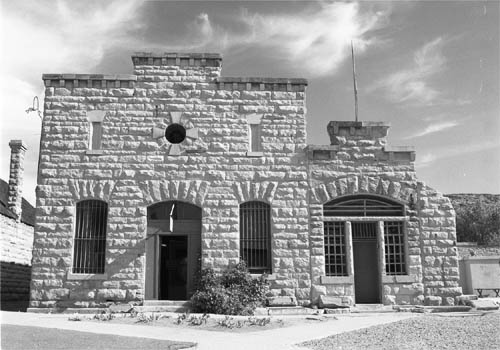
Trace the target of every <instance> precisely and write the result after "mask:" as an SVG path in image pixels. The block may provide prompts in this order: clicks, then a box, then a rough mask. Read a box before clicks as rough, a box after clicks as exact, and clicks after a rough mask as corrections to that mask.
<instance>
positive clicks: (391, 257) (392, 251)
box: [384, 221, 406, 275]
mask: <svg viewBox="0 0 500 350" xmlns="http://www.w3.org/2000/svg"><path fill="white" fill-rule="evenodd" d="M384 241H385V242H384V243H385V269H386V274H387V275H405V274H406V262H405V243H404V229H403V223H402V222H398V221H387V222H385V223H384Z"/></svg>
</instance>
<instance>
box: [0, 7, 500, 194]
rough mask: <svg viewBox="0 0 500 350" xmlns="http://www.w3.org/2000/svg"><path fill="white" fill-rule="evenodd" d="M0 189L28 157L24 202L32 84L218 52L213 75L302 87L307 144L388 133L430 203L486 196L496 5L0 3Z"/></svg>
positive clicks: (31, 170) (31, 172) (494, 151)
mask: <svg viewBox="0 0 500 350" xmlns="http://www.w3.org/2000/svg"><path fill="white" fill-rule="evenodd" d="M0 4H1V9H0V13H1V32H0V39H1V44H2V45H1V50H2V51H1V55H0V56H1V58H0V59H1V61H0V67H1V76H0V79H1V82H0V84H1V94H0V98H1V99H0V103H1V105H0V108H1V111H2V115H1V117H0V129H1V133H0V160H1V162H0V178H2V179H4V180H7V181H8V177H9V157H10V148H9V146H8V142H9V140H12V139H22V140H24V141H25V142H26V143H27V146H28V151H27V154H26V164H25V181H24V189H23V191H24V193H23V195H24V197H25V198H27V199H28V200H29V201H30V202H31V203H35V191H34V190H35V186H36V172H37V162H38V148H39V139H40V128H41V120H40V118H39V116H38V115H37V113H26V112H25V111H26V110H27V109H28V108H29V107H32V106H33V102H32V101H33V98H34V96H37V97H38V98H39V99H40V109H41V110H43V95H44V88H43V82H42V80H41V76H42V74H43V73H105V74H119V73H122V74H132V62H131V59H130V56H131V54H132V53H133V52H136V51H159V52H218V53H221V54H222V55H223V66H222V67H223V68H222V75H223V76H244V77H252V76H254V77H290V78H306V79H308V82H309V85H308V88H307V101H306V103H307V115H306V118H307V140H308V143H310V144H328V143H329V139H328V135H327V132H326V125H327V123H328V122H329V121H330V120H353V119H354V102H353V82H352V64H351V56H350V43H351V41H352V42H353V46H354V50H355V57H356V74H357V85H358V100H359V119H360V120H366V121H384V122H390V123H391V125H392V127H391V129H390V131H389V137H388V143H389V145H392V146H403V145H412V146H415V147H416V151H417V156H416V164H415V166H416V170H417V175H418V177H419V179H420V180H422V181H424V182H425V183H426V184H427V185H429V186H431V187H434V188H436V189H438V190H439V191H441V192H443V193H495V194H498V193H500V175H499V174H500V97H499V96H500V92H499V81H500V72H499V65H500V64H499V61H500V60H499V52H500V47H499V42H500V40H499V12H500V10H499V4H500V2H499V1H392V2H391V1H362V2H328V1H318V2H315V1H218V2H217V1H202V2H201V1H200V2H198V1H182V2H181V1H179V2H175V1H135V0H134V1H132V0H116V1H88V0H87V1H75V0H72V1H62V0H59V1H57V0H51V1H43V0H36V1H25V0H17V1H6V0H4V1H1V2H0Z"/></svg>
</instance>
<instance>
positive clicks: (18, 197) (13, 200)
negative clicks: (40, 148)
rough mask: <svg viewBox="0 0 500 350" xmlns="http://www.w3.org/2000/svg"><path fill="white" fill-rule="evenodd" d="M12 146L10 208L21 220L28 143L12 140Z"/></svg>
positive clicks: (18, 219) (10, 143)
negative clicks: (25, 156)
mask: <svg viewBox="0 0 500 350" xmlns="http://www.w3.org/2000/svg"><path fill="white" fill-rule="evenodd" d="M9 146H10V150H11V151H10V175H9V199H8V201H7V206H8V208H9V209H10V210H11V211H12V212H13V213H14V214H15V215H16V220H17V221H20V220H21V211H22V208H21V203H22V198H23V196H22V189H23V175H24V153H25V152H26V150H27V147H26V144H25V143H24V142H23V141H21V140H12V141H10V142H9Z"/></svg>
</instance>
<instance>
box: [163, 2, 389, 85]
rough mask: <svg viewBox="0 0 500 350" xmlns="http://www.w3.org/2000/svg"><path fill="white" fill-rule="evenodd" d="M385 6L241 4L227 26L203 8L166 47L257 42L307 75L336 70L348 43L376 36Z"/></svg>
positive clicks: (361, 45) (234, 46)
mask: <svg viewBox="0 0 500 350" xmlns="http://www.w3.org/2000/svg"><path fill="white" fill-rule="evenodd" d="M388 14H389V6H388V7H385V8H384V10H382V11H375V10H366V12H362V11H361V9H360V6H359V4H357V3H320V4H319V6H318V4H317V3H316V4H315V5H314V7H312V6H310V7H308V8H307V9H305V10H303V11H302V12H300V13H298V14H297V13H296V14H272V15H271V14H259V13H254V14H251V13H249V12H248V11H246V10H243V11H241V13H240V14H239V15H237V16H236V17H235V18H232V21H233V22H236V23H237V26H238V29H237V30H235V29H230V28H228V27H227V25H226V27H225V26H223V25H222V24H218V23H216V20H215V19H213V18H210V17H209V16H208V14H206V13H201V14H200V15H199V16H198V17H197V18H196V20H195V21H194V22H193V23H191V26H190V27H189V29H190V30H191V32H190V33H189V34H187V35H186V40H185V41H184V42H183V43H182V44H180V45H176V46H172V45H168V49H174V50H185V49H188V50H193V49H201V50H204V49H210V50H215V51H222V52H225V51H228V50H230V49H231V50H238V49H242V48H244V49H249V48H252V47H253V48H255V47H258V48H260V49H267V50H268V52H267V55H268V56H272V55H276V56H279V57H281V58H284V59H285V62H286V63H287V64H289V65H291V66H292V67H295V68H297V69H299V70H300V71H301V72H304V74H306V75H308V76H320V75H324V74H329V73H333V72H335V70H336V69H337V68H338V67H339V66H340V64H341V63H342V62H343V61H344V60H345V59H346V58H348V57H349V55H350V43H351V40H352V41H353V42H354V44H355V47H356V51H357V52H358V53H360V52H363V51H365V50H366V48H367V47H368V46H370V45H374V44H375V43H376V42H377V40H376V39H375V38H373V37H369V33H370V32H371V31H373V30H374V29H377V28H379V27H380V26H382V25H383V24H384V23H385V22H386V20H387V16H388Z"/></svg>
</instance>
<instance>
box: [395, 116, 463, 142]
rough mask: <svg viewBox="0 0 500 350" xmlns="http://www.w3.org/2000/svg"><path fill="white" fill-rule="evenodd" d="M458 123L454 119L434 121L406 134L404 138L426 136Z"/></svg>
mask: <svg viewBox="0 0 500 350" xmlns="http://www.w3.org/2000/svg"><path fill="white" fill-rule="evenodd" d="M459 124H460V123H459V122H457V121H455V120H450V121H442V122H436V123H433V124H430V125H428V126H427V127H426V128H425V129H423V130H420V131H417V132H415V133H413V134H411V135H408V136H406V137H405V139H412V138H416V137H422V136H426V135H429V134H434V133H436V132H440V131H443V130H446V129H451V128H453V127H455V126H457V125H459Z"/></svg>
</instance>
